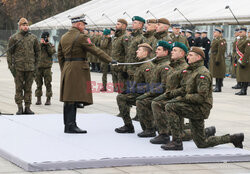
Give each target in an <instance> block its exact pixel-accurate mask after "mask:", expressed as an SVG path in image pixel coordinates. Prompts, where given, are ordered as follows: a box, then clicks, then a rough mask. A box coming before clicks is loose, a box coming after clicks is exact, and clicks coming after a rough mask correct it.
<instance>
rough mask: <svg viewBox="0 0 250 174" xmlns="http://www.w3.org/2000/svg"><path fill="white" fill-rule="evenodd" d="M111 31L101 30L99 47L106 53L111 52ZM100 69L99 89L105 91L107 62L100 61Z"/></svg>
mask: <svg viewBox="0 0 250 174" xmlns="http://www.w3.org/2000/svg"><path fill="white" fill-rule="evenodd" d="M110 33H111V31H110V30H109V29H105V30H104V31H103V38H102V40H101V42H100V48H101V49H102V50H103V51H104V52H105V53H107V54H108V55H110V54H111V47H112V42H111V36H110ZM101 70H102V86H103V87H102V89H101V90H100V91H107V75H108V64H107V63H105V62H101Z"/></svg>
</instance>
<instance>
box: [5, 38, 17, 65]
mask: <svg viewBox="0 0 250 174" xmlns="http://www.w3.org/2000/svg"><path fill="white" fill-rule="evenodd" d="M14 44H15V40H14V38H12V37H11V38H10V40H9V43H8V49H9V51H8V52H7V62H8V67H9V69H10V68H11V67H12V66H13V59H12V58H13V57H12V55H13V54H14V50H15V48H14V47H13V45H14ZM11 47H13V48H11Z"/></svg>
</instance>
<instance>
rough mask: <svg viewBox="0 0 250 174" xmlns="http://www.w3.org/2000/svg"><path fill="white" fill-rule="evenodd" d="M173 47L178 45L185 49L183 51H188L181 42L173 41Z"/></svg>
mask: <svg viewBox="0 0 250 174" xmlns="http://www.w3.org/2000/svg"><path fill="white" fill-rule="evenodd" d="M174 47H179V48H181V49H183V50H184V51H185V53H187V52H188V48H187V46H186V45H185V44H184V43H181V42H174V43H173V48H174Z"/></svg>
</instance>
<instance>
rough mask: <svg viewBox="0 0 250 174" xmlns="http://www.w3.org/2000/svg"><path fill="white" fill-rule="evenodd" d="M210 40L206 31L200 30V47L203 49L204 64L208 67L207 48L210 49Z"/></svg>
mask: <svg viewBox="0 0 250 174" xmlns="http://www.w3.org/2000/svg"><path fill="white" fill-rule="evenodd" d="M210 45H211V41H210V40H209V39H208V38H207V31H205V30H204V31H202V32H201V47H202V48H203V49H204V53H205V60H204V65H205V67H206V68H207V69H208V65H209V50H210Z"/></svg>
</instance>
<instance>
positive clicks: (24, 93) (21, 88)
mask: <svg viewBox="0 0 250 174" xmlns="http://www.w3.org/2000/svg"><path fill="white" fill-rule="evenodd" d="M33 79H34V72H33V71H18V70H16V77H15V85H16V94H15V102H16V104H17V105H18V106H19V107H21V106H22V103H23V100H24V102H25V106H26V107H29V106H30V104H31V97H32V89H31V87H32V84H33Z"/></svg>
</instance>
